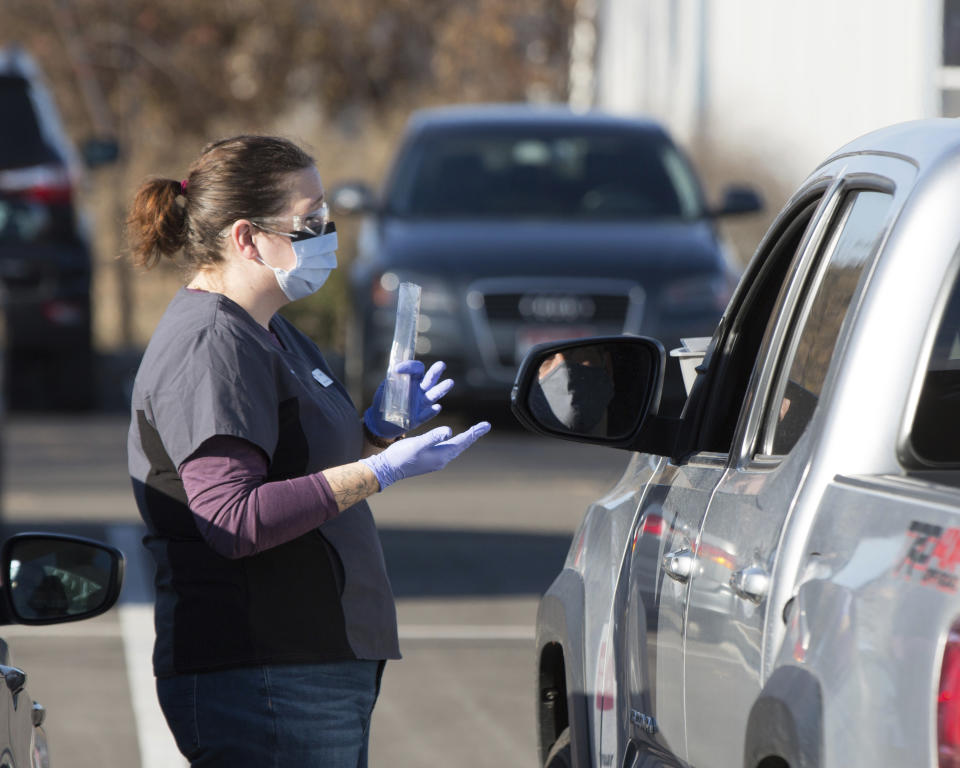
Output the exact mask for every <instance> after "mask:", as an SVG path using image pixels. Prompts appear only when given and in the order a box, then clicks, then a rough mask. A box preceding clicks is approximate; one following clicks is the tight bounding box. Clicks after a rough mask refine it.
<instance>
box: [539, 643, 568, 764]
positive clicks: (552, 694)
mask: <svg viewBox="0 0 960 768" xmlns="http://www.w3.org/2000/svg"><path fill="white" fill-rule="evenodd" d="M538 683H539V685H538V688H539V694H540V696H539V700H538V702H537V724H538V726H539V735H540V745H539V746H540V760H541V762H542V761H543V759H544V757H545V755H547V753H548V752H549V751H550V747H552V746H553V743H554V742H555V741H556V740H557V739H558V738H559V737H560V734H561V733H562V732H563V730H564V729H565V728H566V727H567V726H568V725H569V724H570V720H569V714H568V712H567V676H566V667H565V664H564V660H563V647H562V646H561V645H560V643H547V645H545V646H544V647H543V649H542V650H541V652H540V671H539V676H538Z"/></svg>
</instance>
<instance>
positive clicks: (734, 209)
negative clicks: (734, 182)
mask: <svg viewBox="0 0 960 768" xmlns="http://www.w3.org/2000/svg"><path fill="white" fill-rule="evenodd" d="M762 210H763V198H762V197H760V194H759V193H758V192H757V191H756V190H755V189H754V188H753V187H743V186H730V187H727V188H726V189H725V190H724V192H723V203H721V205H720V207H719V208H717V209H716V210H713V211H711V212H710V215H711V216H714V217H716V216H738V215H741V214H744V213H756V212H757V211H762Z"/></svg>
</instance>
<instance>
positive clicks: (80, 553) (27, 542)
mask: <svg viewBox="0 0 960 768" xmlns="http://www.w3.org/2000/svg"><path fill="white" fill-rule="evenodd" d="M0 562H2V569H3V570H2V576H3V594H4V598H5V601H6V603H7V608H8V615H9V617H10V618H11V619H13V620H14V621H16V622H18V623H20V624H59V623H62V622H67V621H79V620H80V619H89V618H91V617H92V616H97V615H99V614H101V613H103V612H104V611H106V610H108V609H109V608H111V607H112V606H113V605H114V603H116V602H117V598H118V597H119V596H120V587H121V586H122V584H123V567H124V559H123V553H121V552H120V550H118V549H115V548H114V547H110V546H108V545H106V544H101V543H100V542H96V541H91V540H89V539H83V538H80V537H77V536H66V535H60V534H48V533H21V534H16V535H14V536H11V537H10V538H9V539H7V540H6V541H5V542H4V544H3V549H2V555H0Z"/></svg>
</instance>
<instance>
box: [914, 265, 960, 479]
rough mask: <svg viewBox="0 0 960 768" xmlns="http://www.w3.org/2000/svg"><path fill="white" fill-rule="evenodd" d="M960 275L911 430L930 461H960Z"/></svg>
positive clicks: (919, 452) (920, 454) (920, 455)
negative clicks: (959, 437) (959, 436)
mask: <svg viewBox="0 0 960 768" xmlns="http://www.w3.org/2000/svg"><path fill="white" fill-rule="evenodd" d="M958 434H960V277H958V278H957V280H956V281H955V282H954V284H953V288H952V289H951V291H950V298H949V300H948V301H947V306H946V309H945V310H944V313H943V317H942V319H941V320H940V326H939V328H938V329H937V335H936V337H935V340H934V344H933V351H932V352H931V353H930V360H929V361H928V363H927V372H926V375H925V376H924V379H923V389H922V390H921V393H920V402H919V404H918V405H917V413H916V415H915V416H914V420H913V427H912V429H911V430H910V443H911V445H912V447H913V451H914V453H915V454H916V456H917V457H918V458H919V459H921V460H922V461H923V462H924V463H927V464H934V465H936V464H946V465H951V466H953V467H956V466H957V464H960V440H958V439H957V435H958Z"/></svg>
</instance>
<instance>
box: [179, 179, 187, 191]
mask: <svg viewBox="0 0 960 768" xmlns="http://www.w3.org/2000/svg"><path fill="white" fill-rule="evenodd" d="M188 181H189V179H184V180H183V181H181V182H180V194H181V195H185V194H187V182H188Z"/></svg>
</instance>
